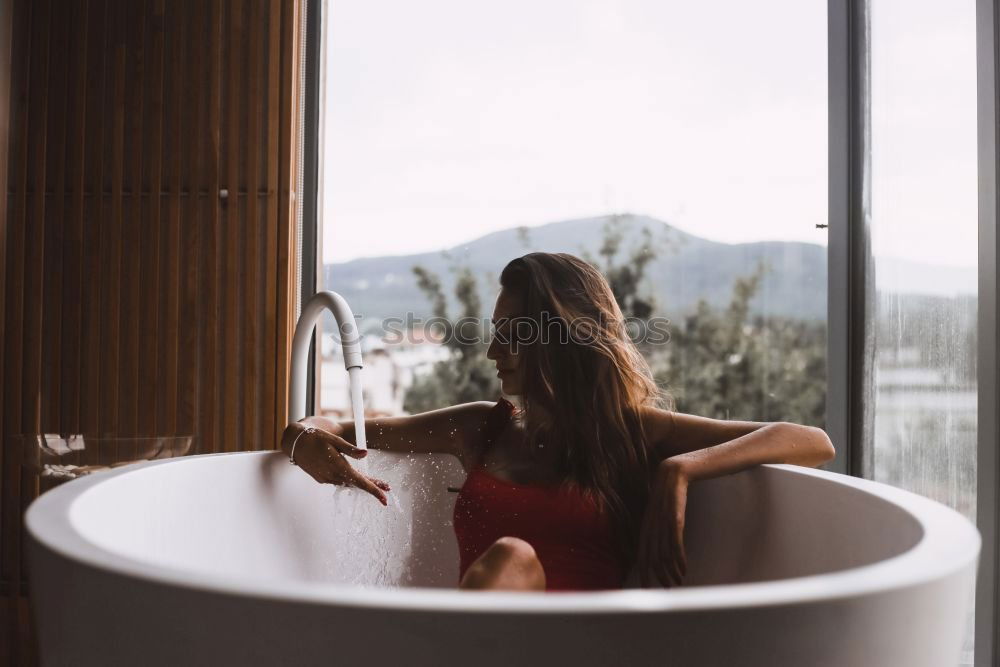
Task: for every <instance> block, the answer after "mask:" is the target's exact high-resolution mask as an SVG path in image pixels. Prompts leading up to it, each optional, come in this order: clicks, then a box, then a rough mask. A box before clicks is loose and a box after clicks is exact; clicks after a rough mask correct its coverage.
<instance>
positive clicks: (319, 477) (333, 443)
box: [281, 423, 390, 505]
mask: <svg viewBox="0 0 1000 667" xmlns="http://www.w3.org/2000/svg"><path fill="white" fill-rule="evenodd" d="M305 429H306V426H305V425H304V424H300V423H295V424H289V425H288V427H287V428H286V429H285V432H284V434H283V435H282V439H281V445H282V446H281V449H282V451H284V452H285V454H287V455H290V454H291V447H292V443H293V442H294V443H295V464H296V465H298V466H299V467H300V468H302V469H303V470H304V471H306V473H308V474H309V476H310V477H312V478H313V479H314V480H316V481H317V482H319V483H320V484H341V485H344V486H356V487H358V488H360V489H363V490H365V491H367V492H368V493H370V494H372V495H373V496H375V497H376V498H378V500H379V502H381V503H382V504H383V505H387V504H388V502H387V500H386V497H385V493H384V492H385V491H389V490H390V488H389V485H388V484H386V483H385V482H384V481H382V480H380V479H377V478H375V477H367V476H365V475H362V474H361V473H360V472H358V471H357V470H355V469H354V467H353V466H351V464H350V463H348V461H347V459H346V458H345V457H344V455H345V454H346V455H347V456H350V457H351V458H354V459H362V458H364V457H365V456H367V455H368V450H365V449H360V448H358V447H355V446H354V445H352V444H351V443H349V442H348V441H346V440H344V439H343V438H341V437H340V436H339V435H335V434H333V433H330V432H328V431H325V430H322V429H317V428H315V427H313V430H312V432H309V433H303V431H304V430H305ZM300 433H301V435H299V434H300ZM295 438H298V440H295Z"/></svg>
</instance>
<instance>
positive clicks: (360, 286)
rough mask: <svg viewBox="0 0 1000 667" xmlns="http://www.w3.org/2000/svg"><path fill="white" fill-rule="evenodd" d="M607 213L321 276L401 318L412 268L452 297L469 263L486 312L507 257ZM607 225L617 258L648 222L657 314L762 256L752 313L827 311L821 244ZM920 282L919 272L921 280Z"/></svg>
mask: <svg viewBox="0 0 1000 667" xmlns="http://www.w3.org/2000/svg"><path fill="white" fill-rule="evenodd" d="M611 220H612V218H611V217H610V216H602V217H595V218H585V219H582V220H566V221H562V222H553V223H549V224H545V225H540V226H537V227H528V228H525V227H521V228H511V229H505V230H502V231H498V232H493V233H491V234H487V235H485V236H482V237H480V238H478V239H475V240H473V241H470V242H468V243H463V244H460V245H457V246H451V247H448V248H446V249H444V250H442V251H439V252H428V253H420V254H414V255H401V256H387V257H365V258H361V259H355V260H352V261H349V262H343V263H338V264H327V265H326V266H325V267H324V279H325V282H324V284H325V285H326V287H327V288H328V289H332V290H335V291H337V292H339V293H340V294H341V295H342V296H343V297H344V298H345V299H347V301H348V303H350V304H351V307H352V308H353V310H354V312H355V314H356V315H358V316H360V317H362V319H364V320H365V321H366V322H368V321H372V320H374V321H376V322H377V321H379V320H380V319H382V318H385V317H405V314H406V313H407V312H411V313H413V314H414V317H420V318H426V317H427V316H428V315H429V311H430V304H429V302H428V300H427V298H426V296H425V295H424V294H423V293H422V292H421V291H420V290H419V289H418V288H417V286H416V282H415V280H414V276H413V267H414V266H417V265H419V266H423V267H424V268H426V269H428V270H430V271H432V272H434V273H436V274H437V275H438V276H439V277H440V278H441V280H442V282H443V284H444V286H445V293H446V294H447V295H448V296H449V298H451V297H452V285H453V267H455V266H468V267H469V268H470V269H471V270H472V271H473V273H474V274H475V275H476V276H478V277H480V278H481V281H480V291H481V297H482V299H483V316H484V317H488V316H489V313H490V311H491V310H492V307H493V299H494V298H495V296H496V291H497V289H498V288H499V284H498V282H497V277H498V276H499V274H500V271H501V270H502V269H503V267H504V265H505V264H506V263H507V262H508V261H510V260H511V259H513V258H515V257H519V256H520V255H523V254H525V253H527V252H533V251H544V252H569V253H573V254H576V255H580V256H583V255H586V254H589V255H590V256H592V257H597V256H598V249H599V248H600V246H601V244H602V242H603V239H604V236H605V233H604V230H605V228H606V226H607V225H608V224H609V223H610V222H611ZM615 224H616V225H617V226H618V229H620V231H621V233H622V236H623V242H622V246H621V249H620V251H619V254H618V256H617V261H619V262H621V261H624V258H625V257H627V256H628V254H630V253H629V251H630V249H631V248H633V247H635V246H637V245H638V244H639V243H640V241H641V240H642V233H643V232H642V230H643V229H647V230H649V233H650V236H651V238H652V240H653V244H654V248H655V249H656V257H655V259H654V260H653V261H652V262H650V265H649V267H648V270H647V274H646V287H647V289H648V290H650V291H651V292H652V293H653V294H654V295H655V298H656V302H657V305H658V313H657V314H659V315H661V316H664V317H668V318H670V319H673V320H677V319H679V318H680V317H681V316H683V315H684V314H686V313H689V312H691V310H692V309H693V308H694V307H695V306H696V304H697V302H698V300H699V299H705V300H706V301H707V302H708V303H709V304H711V305H713V306H717V307H724V306H725V305H726V304H728V302H729V299H730V296H731V294H732V287H733V282H734V281H735V280H736V279H737V278H739V277H741V276H746V275H749V274H750V273H752V272H753V271H754V269H755V267H756V266H757V264H758V262H761V261H763V262H765V263H766V264H767V265H768V266H769V267H770V271H768V273H767V274H766V276H765V278H764V280H763V281H762V284H761V287H760V289H759V290H758V293H757V296H756V297H755V298H754V301H753V302H752V305H753V308H754V310H755V312H758V313H766V314H773V315H782V316H790V317H797V318H803V319H823V318H825V317H826V289H827V281H826V262H827V254H826V248H825V247H823V246H820V245H816V244H811V243H798V242H787V241H766V242H759V243H738V244H728V243H718V242H715V241H709V240H707V239H703V238H700V237H698V236H695V235H693V234H689V233H686V232H683V231H681V230H679V229H677V228H676V227H672V226H671V225H669V224H667V223H665V222H663V221H662V220H657V219H655V218H650V217H647V216H641V215H622V216H618V217H617V219H616V222H615ZM900 266H902V265H901V264H899V263H897V264H895V265H894V267H895V268H898V267H900ZM904 268H905V272H906V273H907V274H909V275H912V276H917V277H919V276H927V275H928V269H930V274H931V275H934V269H933V267H928V266H927V265H918V264H912V263H910V264H907V265H906V266H905V267H904ZM973 273H974V272H973ZM943 280H944V282H946V283H948V285H951V284H952V283H954V284H958V285H960V286H961V285H964V284H965V283H966V282H968V277H967V276H966V275H965V274H964V273H962V274H961V275H951V274H948V275H946V276H944V278H943ZM894 282H896V283H900V284H903V285H905V284H907V280H906V279H905V277H904V278H899V277H898V275H897V279H896V280H895V281H894ZM928 282H929V281H928V280H927V279H926V278H924V279H923V281H922V283H928ZM930 282H935V281H930ZM935 284H936V285H937V286H938V288H940V289H945V292H947V291H948V289H951V288H950V287H948V285H944V286H942V285H941V281H937V282H935ZM973 284H974V282H973ZM958 291H962V290H961V288H958Z"/></svg>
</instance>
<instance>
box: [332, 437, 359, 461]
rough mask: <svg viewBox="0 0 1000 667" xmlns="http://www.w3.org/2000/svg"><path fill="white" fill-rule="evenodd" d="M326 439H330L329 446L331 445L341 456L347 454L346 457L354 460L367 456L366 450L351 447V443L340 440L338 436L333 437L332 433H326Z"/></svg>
mask: <svg viewBox="0 0 1000 667" xmlns="http://www.w3.org/2000/svg"><path fill="white" fill-rule="evenodd" d="M327 437H328V438H329V439H330V444H332V445H333V446H334V447H335V448H336V450H337V451H338V452H340V453H341V454H347V455H348V456H350V457H351V458H354V459H362V458H364V457H365V456H367V455H368V450H367V449H361V448H360V447H356V446H355V445H352V444H351V443H349V442H347V441H346V440H344V439H343V438H341V437H340V436H339V435H333V434H332V433H328V434H327Z"/></svg>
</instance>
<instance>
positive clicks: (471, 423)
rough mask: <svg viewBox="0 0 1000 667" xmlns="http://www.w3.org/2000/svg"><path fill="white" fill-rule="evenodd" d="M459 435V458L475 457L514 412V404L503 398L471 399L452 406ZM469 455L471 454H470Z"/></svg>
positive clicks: (464, 459) (469, 458)
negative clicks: (489, 399)
mask: <svg viewBox="0 0 1000 667" xmlns="http://www.w3.org/2000/svg"><path fill="white" fill-rule="evenodd" d="M452 410H453V415H454V417H455V419H456V422H457V423H456V426H458V430H459V433H460V435H461V438H460V442H461V450H462V455H461V458H462V460H463V462H464V461H466V460H469V461H471V460H472V459H474V458H477V457H478V455H479V454H480V453H481V452H482V451H483V449H484V448H485V447H486V446H487V445H488V444H489V442H490V441H491V439H492V438H493V437H494V436H495V435H496V433H497V432H499V430H501V429H502V427H503V425H504V424H505V423H506V422H507V421H508V420H509V419H510V417H511V415H512V414H513V413H514V410H515V407H514V405H513V404H512V403H511V402H510V401H508V400H507V399H505V398H500V399H499V400H496V401H472V402H470V403H462V404H461V405H456V406H454V407H453V408H452ZM470 455H471V456H470Z"/></svg>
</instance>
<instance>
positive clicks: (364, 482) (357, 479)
mask: <svg viewBox="0 0 1000 667" xmlns="http://www.w3.org/2000/svg"><path fill="white" fill-rule="evenodd" d="M353 483H354V485H355V486H357V487H358V488H360V489H362V490H364V491H367V492H368V493H370V494H372V495H373V496H375V497H376V498H378V501H379V502H380V503H382V504H383V505H388V504H389V502H388V500H386V497H385V494H384V493H382V489H380V488H379V487H378V486H377V485H376V484H375V482H373V481H372V480H370V479H368V478H367V477H365V476H364V475H362V474H361V473H356V474H355V476H354V479H353ZM383 484H384V482H383Z"/></svg>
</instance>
